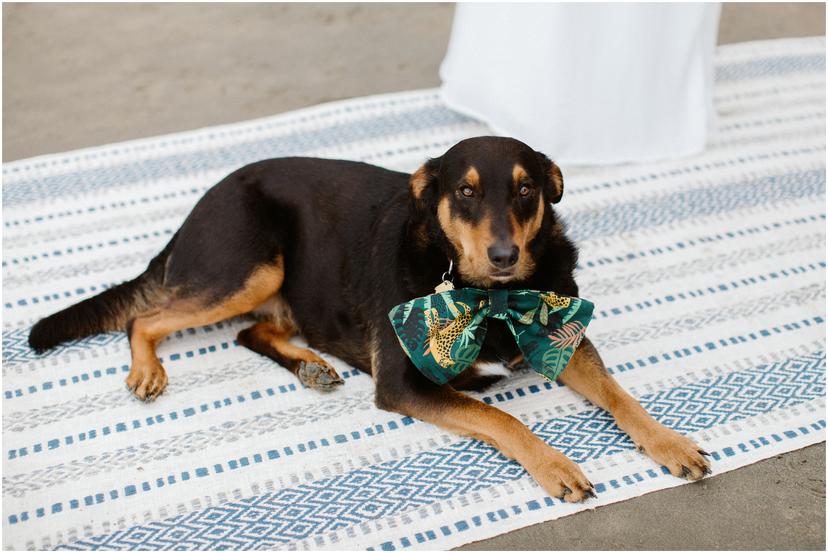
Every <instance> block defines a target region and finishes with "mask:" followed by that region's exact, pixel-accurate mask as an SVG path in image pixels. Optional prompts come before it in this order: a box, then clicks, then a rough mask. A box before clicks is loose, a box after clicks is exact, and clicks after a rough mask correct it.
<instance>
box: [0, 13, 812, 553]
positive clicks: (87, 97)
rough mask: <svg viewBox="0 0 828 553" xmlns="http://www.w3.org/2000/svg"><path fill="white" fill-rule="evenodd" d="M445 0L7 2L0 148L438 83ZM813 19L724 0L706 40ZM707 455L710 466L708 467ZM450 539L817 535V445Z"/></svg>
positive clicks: (801, 26)
mask: <svg viewBox="0 0 828 553" xmlns="http://www.w3.org/2000/svg"><path fill="white" fill-rule="evenodd" d="M452 13H453V6H452V5H451V4H416V5H415V4H232V5H226V4H225V5H222V4H129V5H126V4H4V5H3V159H4V161H10V160H13V159H20V158H24V157H29V156H33V155H39V154H44V153H53V152H60V151H64V150H69V149H74V148H80V147H85V146H95V145H99V144H105V143H109V142H116V141H120V140H128V139H133V138H141V137H146V136H154V135H158V134H163V133H167V132H174V131H182V130H188V129H193V128H198V127H204V126H209V125H215V124H220V123H232V122H237V121H241V120H245V119H251V118H254V117H262V116H267V115H273V114H276V113H280V112H283V111H286V110H290V109H296V108H299V107H304V106H309V105H313V104H317V103H320V102H325V101H330V100H336V99H341V98H350V97H353V96H364V95H368V94H378V93H383V92H392V91H399V90H410V89H416V88H426V87H433V86H437V85H438V84H439V79H438V76H437V68H438V66H439V63H440V60H441V59H442V57H443V54H444V51H445V47H446V43H447V41H448V36H449V32H450V30H451V17H452ZM824 34H825V5H824V4H821V3H813V4H798V3H790V4H775V3H770V4H751V3H742V4H725V5H724V6H723V10H722V19H721V24H720V32H719V42H720V43H728V42H740V41H744V40H759V39H765V38H779V37H787V36H810V35H824ZM714 468H715V467H714ZM463 549H590V550H595V549H691V550H692V549H786V550H790V549H818V550H824V549H825V444H819V445H816V446H812V447H808V448H805V449H802V450H799V451H795V452H791V453H787V454H785V455H781V456H779V457H777V458H774V459H769V460H766V461H763V462H760V463H756V464H754V465H751V466H749V467H745V468H742V469H739V470H736V471H733V472H730V473H727V474H724V475H719V476H715V475H714V476H713V477H712V478H709V479H707V480H705V481H703V482H699V483H695V484H691V485H687V486H681V487H679V488H673V489H670V490H662V491H659V492H655V493H652V494H648V495H646V496H642V497H638V498H635V499H632V500H630V501H626V502H623V503H618V504H614V505H610V506H606V507H601V508H598V509H596V510H594V511H586V512H582V513H578V514H576V515H573V516H570V517H566V518H564V519H559V520H556V521H552V522H548V523H543V524H537V525H534V526H531V527H528V528H524V529H522V530H518V531H515V532H511V533H509V534H505V535H502V536H498V537H496V538H493V539H490V540H485V541H482V542H477V543H475V544H471V545H469V546H466V547H464V548H463Z"/></svg>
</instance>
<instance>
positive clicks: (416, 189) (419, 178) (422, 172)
mask: <svg viewBox="0 0 828 553" xmlns="http://www.w3.org/2000/svg"><path fill="white" fill-rule="evenodd" d="M430 179H431V175H429V174H428V170H427V169H426V166H425V165H423V166H422V167H420V168H419V169H417V170H416V171H414V174H413V175H411V179H410V180H409V181H408V184H409V186H410V187H411V194H412V195H413V196H414V197H415V198H416V199H418V200H419V199H420V198H421V197H422V195H423V190H425V189H426V186H428V182H429V180H430Z"/></svg>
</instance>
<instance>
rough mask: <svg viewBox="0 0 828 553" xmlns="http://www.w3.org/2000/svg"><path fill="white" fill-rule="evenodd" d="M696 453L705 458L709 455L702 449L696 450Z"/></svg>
mask: <svg viewBox="0 0 828 553" xmlns="http://www.w3.org/2000/svg"><path fill="white" fill-rule="evenodd" d="M697 451H698V452H699V453H700V454H702V455H704V456H705V457H710V454H709V453H708V452H706V451H705V450H703V449H698V450H697Z"/></svg>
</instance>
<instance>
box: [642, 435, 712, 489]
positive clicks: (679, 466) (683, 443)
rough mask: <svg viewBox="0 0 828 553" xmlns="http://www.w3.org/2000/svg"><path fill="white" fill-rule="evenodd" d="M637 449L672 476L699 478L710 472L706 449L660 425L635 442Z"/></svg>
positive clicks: (689, 478)
mask: <svg viewBox="0 0 828 553" xmlns="http://www.w3.org/2000/svg"><path fill="white" fill-rule="evenodd" d="M637 447H638V450H639V451H640V452H642V453H645V454H647V455H649V456H650V457H651V458H652V459H653V460H654V461H656V462H657V463H660V464H662V465H664V466H665V467H667V468H668V469H669V470H670V473H671V474H672V475H673V476H678V477H679V478H687V479H688V480H700V479H701V478H704V477H705V476H706V475H708V474H712V471H711V470H710V463H709V462H708V461H707V459H705V456H706V455H708V453H707V452H706V451H704V450H703V449H702V448H700V447H699V446H698V444H696V442H694V441H693V440H691V439H690V438H688V437H687V436H682V435H681V434H679V433H678V432H676V431H675V430H670V429H669V428H665V427H661V428H659V429H658V430H657V431H656V432H653V433H652V434H651V435H650V436H648V437H647V439H643V440H641V443H639V444H637Z"/></svg>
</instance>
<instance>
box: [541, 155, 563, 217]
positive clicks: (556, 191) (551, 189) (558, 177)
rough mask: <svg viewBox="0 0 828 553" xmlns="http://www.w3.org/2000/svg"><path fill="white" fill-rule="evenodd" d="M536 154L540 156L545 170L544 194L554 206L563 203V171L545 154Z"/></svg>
mask: <svg viewBox="0 0 828 553" xmlns="http://www.w3.org/2000/svg"><path fill="white" fill-rule="evenodd" d="M535 153H536V154H537V155H538V160H539V161H540V164H541V167H542V168H543V174H544V177H545V183H544V186H543V192H544V194H545V195H546V199H547V200H549V201H550V202H552V203H553V204H556V203H558V202H559V201H561V197H563V190H564V187H563V175H562V174H561V169H560V168H559V167H558V166H557V165H555V164H554V163H553V162H552V160H551V159H549V158H548V157H546V156H545V155H544V154H542V153H540V152H535Z"/></svg>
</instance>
